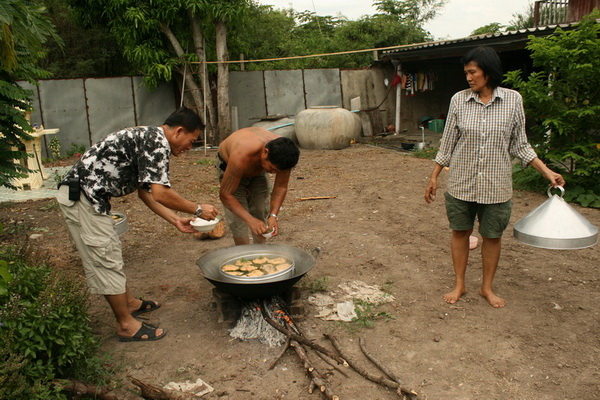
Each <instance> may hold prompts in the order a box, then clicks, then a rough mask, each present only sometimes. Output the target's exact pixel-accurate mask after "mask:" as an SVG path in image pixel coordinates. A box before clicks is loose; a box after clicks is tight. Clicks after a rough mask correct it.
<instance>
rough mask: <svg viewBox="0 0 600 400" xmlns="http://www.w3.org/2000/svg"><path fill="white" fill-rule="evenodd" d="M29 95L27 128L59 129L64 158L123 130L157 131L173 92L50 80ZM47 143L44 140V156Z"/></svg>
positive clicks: (117, 82)
mask: <svg viewBox="0 0 600 400" xmlns="http://www.w3.org/2000/svg"><path fill="white" fill-rule="evenodd" d="M19 84H20V85H21V86H23V87H24V88H26V89H30V90H32V91H33V93H34V95H33V99H32V106H33V112H32V115H31V123H32V124H38V125H43V126H44V127H45V128H47V129H55V128H58V129H60V131H59V133H58V134H57V135H52V136H53V137H56V138H57V139H58V140H59V142H60V145H61V153H62V154H63V155H65V154H66V152H67V151H68V150H69V149H70V148H71V146H72V145H73V144H75V145H77V146H85V147H86V148H87V147H89V146H91V145H92V144H94V143H95V142H97V141H99V140H100V139H103V138H104V137H106V136H107V135H108V134H109V133H111V132H114V131H116V130H119V129H122V128H124V127H128V126H136V125H160V124H162V123H163V122H164V120H165V118H166V117H167V116H168V115H169V114H170V113H172V112H173V111H175V109H176V104H175V91H174V90H173V86H172V85H171V84H163V85H161V86H160V87H159V88H158V89H157V90H155V91H152V92H150V91H148V90H147V89H146V88H145V86H144V85H143V84H142V79H141V78H140V77H118V78H86V79H49V80H41V81H39V84H38V86H32V85H31V84H29V83H27V82H19ZM50 139H51V138H47V137H46V136H44V148H43V149H42V152H43V155H44V156H46V157H47V156H48V154H49V152H48V143H49V141H50Z"/></svg>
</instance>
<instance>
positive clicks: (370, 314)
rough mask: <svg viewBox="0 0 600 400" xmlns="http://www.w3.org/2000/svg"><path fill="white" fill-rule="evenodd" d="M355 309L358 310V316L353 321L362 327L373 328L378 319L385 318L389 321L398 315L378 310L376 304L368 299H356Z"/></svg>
mask: <svg viewBox="0 0 600 400" xmlns="http://www.w3.org/2000/svg"><path fill="white" fill-rule="evenodd" d="M354 305H355V307H354V310H355V311H356V318H354V319H353V320H352V322H353V323H354V324H355V325H357V326H359V327H361V328H372V327H373V326H374V325H375V321H376V320H380V319H383V320H384V321H389V320H392V319H396V317H395V316H394V315H392V314H390V313H387V312H385V311H376V310H375V304H373V303H370V302H368V301H364V300H360V299H354Z"/></svg>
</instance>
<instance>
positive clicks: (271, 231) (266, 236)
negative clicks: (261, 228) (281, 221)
mask: <svg viewBox="0 0 600 400" xmlns="http://www.w3.org/2000/svg"><path fill="white" fill-rule="evenodd" d="M274 232H275V228H273V229H271V230H270V231H269V232H267V233H263V234H262V236H263V237H264V238H267V239H268V238H270V237H272V236H273V233H274Z"/></svg>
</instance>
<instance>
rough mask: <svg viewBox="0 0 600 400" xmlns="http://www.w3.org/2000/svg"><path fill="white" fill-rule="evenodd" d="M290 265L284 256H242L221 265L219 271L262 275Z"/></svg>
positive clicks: (230, 273)
mask: <svg viewBox="0 0 600 400" xmlns="http://www.w3.org/2000/svg"><path fill="white" fill-rule="evenodd" d="M291 266H292V263H291V261H290V260H288V259H286V258H284V257H268V256H258V257H254V258H246V257H242V258H239V259H237V260H235V261H230V262H229V263H228V264H225V265H222V266H221V271H223V272H224V273H226V274H228V275H234V276H248V277H252V276H263V275H270V274H274V273H276V272H280V271H283V270H286V269H288V268H290V267H291Z"/></svg>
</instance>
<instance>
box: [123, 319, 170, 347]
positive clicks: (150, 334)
mask: <svg viewBox="0 0 600 400" xmlns="http://www.w3.org/2000/svg"><path fill="white" fill-rule="evenodd" d="M156 329H158V328H157V327H156V326H154V325H150V324H147V323H145V322H142V326H141V327H140V329H139V330H138V331H137V332H136V333H135V335H133V336H121V335H117V336H118V337H119V341H120V342H150V341H153V340H160V339H162V338H164V337H165V336H166V335H167V331H165V330H164V329H163V333H162V335H160V336H156ZM144 335H146V336H147V337H146V338H144V337H143V336H144Z"/></svg>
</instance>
